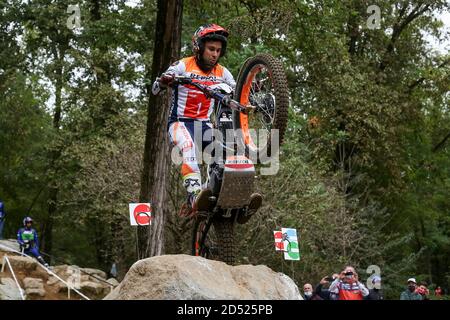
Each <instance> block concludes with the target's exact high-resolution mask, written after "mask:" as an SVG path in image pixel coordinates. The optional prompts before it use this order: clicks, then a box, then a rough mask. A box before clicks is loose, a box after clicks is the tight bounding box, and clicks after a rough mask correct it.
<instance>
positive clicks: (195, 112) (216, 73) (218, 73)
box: [152, 56, 236, 124]
mask: <svg viewBox="0 0 450 320" xmlns="http://www.w3.org/2000/svg"><path fill="white" fill-rule="evenodd" d="M165 73H166V74H174V75H175V76H183V77H190V78H192V79H194V81H196V82H199V83H201V84H204V85H207V86H211V85H214V84H218V83H222V82H225V83H226V84H228V85H229V86H230V87H232V88H234V87H235V86H236V82H235V81H234V78H233V75H232V74H231V73H230V71H228V69H227V68H225V67H223V66H221V65H220V64H217V65H216V66H215V67H214V68H213V69H212V70H211V71H210V72H209V73H206V72H204V71H202V70H201V69H200V67H199V66H198V65H197V63H196V61H195V57H194V56H192V57H188V58H184V59H181V60H179V61H177V62H175V63H174V64H172V65H171V66H170V67H169V68H168V69H167V71H166V72H165ZM160 91H161V87H160V86H159V82H158V81H155V83H154V84H153V88H152V92H153V94H158V93H159V92H160ZM213 106H214V99H209V98H207V97H206V96H205V95H204V94H203V92H201V91H200V90H198V89H197V88H195V87H193V86H191V85H178V86H176V87H174V88H173V90H172V103H171V107H170V114H169V124H170V123H171V122H173V121H178V120H179V119H180V120H181V119H183V118H188V119H195V120H199V121H209V117H210V115H211V112H212V109H213Z"/></svg>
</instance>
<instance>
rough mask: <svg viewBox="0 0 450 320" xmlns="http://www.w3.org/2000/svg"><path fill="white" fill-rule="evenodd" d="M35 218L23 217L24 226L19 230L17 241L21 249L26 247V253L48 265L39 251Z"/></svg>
mask: <svg viewBox="0 0 450 320" xmlns="http://www.w3.org/2000/svg"><path fill="white" fill-rule="evenodd" d="M32 223H33V219H31V218H30V217H26V218H25V219H23V226H24V227H23V228H21V229H19V231H18V232H17V242H18V243H19V245H20V249H21V250H22V249H24V253H25V254H27V255H31V256H33V257H35V258H36V259H37V260H38V261H39V262H40V263H41V264H43V265H44V266H46V267H48V266H49V265H48V263H46V262H45V261H44V259H43V258H42V256H41V254H40V252H39V242H38V235H37V232H36V230H35V229H33V228H32V226H31V225H32Z"/></svg>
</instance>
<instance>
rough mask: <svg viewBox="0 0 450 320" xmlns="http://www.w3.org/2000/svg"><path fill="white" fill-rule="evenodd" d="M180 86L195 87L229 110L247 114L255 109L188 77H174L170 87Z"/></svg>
mask: <svg viewBox="0 0 450 320" xmlns="http://www.w3.org/2000/svg"><path fill="white" fill-rule="evenodd" d="M159 79H160V78H157V79H156V80H157V81H159ZM180 84H187V85H191V86H194V87H196V88H197V89H198V90H200V91H201V92H203V94H204V95H205V96H207V97H208V98H213V99H214V100H217V101H219V102H221V103H223V104H224V105H226V106H228V107H230V108H231V109H234V110H237V111H239V112H242V113H245V114H248V112H249V111H251V110H254V109H256V107H254V106H252V105H247V106H244V105H242V104H240V103H239V102H238V101H236V100H234V99H232V98H231V95H229V94H223V93H221V92H219V91H218V90H214V89H212V88H210V87H209V86H206V85H203V84H201V83H198V82H195V81H193V79H192V78H190V77H183V76H175V77H174V81H173V82H172V86H176V85H180Z"/></svg>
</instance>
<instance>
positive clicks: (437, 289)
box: [434, 287, 442, 298]
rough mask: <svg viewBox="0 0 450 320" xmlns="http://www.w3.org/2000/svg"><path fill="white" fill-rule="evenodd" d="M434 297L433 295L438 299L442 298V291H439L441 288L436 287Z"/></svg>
mask: <svg viewBox="0 0 450 320" xmlns="http://www.w3.org/2000/svg"><path fill="white" fill-rule="evenodd" d="M434 295H435V296H436V297H438V298H440V297H442V289H441V287H437V288H436V289H435V290H434Z"/></svg>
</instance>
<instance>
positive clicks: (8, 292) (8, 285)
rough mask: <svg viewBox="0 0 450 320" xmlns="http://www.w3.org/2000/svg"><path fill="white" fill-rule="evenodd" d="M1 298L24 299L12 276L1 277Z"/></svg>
mask: <svg viewBox="0 0 450 320" xmlns="http://www.w3.org/2000/svg"><path fill="white" fill-rule="evenodd" d="M24 295H25V294H24ZM0 300H22V297H21V296H20V292H19V288H18V287H17V285H16V283H15V282H14V280H13V279H12V278H0Z"/></svg>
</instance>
